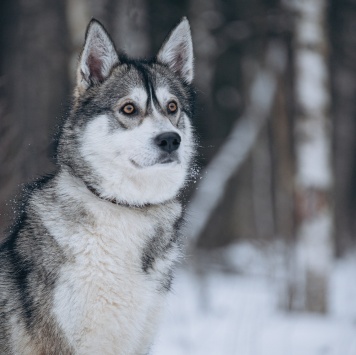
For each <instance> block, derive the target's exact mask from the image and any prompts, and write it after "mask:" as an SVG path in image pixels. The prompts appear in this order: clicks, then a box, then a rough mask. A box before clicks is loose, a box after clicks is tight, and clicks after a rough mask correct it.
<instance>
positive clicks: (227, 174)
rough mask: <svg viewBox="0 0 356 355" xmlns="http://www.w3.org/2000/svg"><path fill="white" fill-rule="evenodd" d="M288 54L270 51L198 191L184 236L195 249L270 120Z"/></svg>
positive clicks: (272, 46) (272, 48) (276, 47)
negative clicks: (262, 129)
mask: <svg viewBox="0 0 356 355" xmlns="http://www.w3.org/2000/svg"><path fill="white" fill-rule="evenodd" d="M285 63H286V53H285V50H284V47H283V46H282V45H281V44H280V43H276V42H274V43H271V44H270V45H269V47H268V48H267V50H266V56H265V59H264V63H262V64H261V65H260V68H259V70H258V71H257V73H256V75H255V77H254V79H253V80H252V84H251V87H250V91H249V95H248V98H247V102H248V103H249V104H248V106H247V108H246V110H245V112H244V114H243V115H242V117H241V118H240V119H239V120H238V121H237V123H236V124H235V126H234V128H233V130H232V132H231V134H230V135H229V136H228V137H227V139H226V140H225V143H224V144H223V146H222V147H221V148H220V150H219V151H218V153H217V154H216V156H215V157H214V158H213V159H212V161H211V162H210V164H209V165H208V166H207V168H206V169H205V171H204V173H203V176H204V178H203V179H202V180H201V182H200V184H199V186H198V189H197V190H196V192H195V194H194V196H193V199H192V201H191V202H190V204H189V205H188V207H187V210H186V224H185V226H184V230H183V232H184V235H186V236H187V237H188V239H189V244H190V245H191V246H192V245H194V244H195V242H196V241H197V238H198V237H199V235H200V234H201V232H202V231H203V228H204V227H205V225H206V223H207V222H208V220H209V217H210V215H211V214H212V212H213V210H214V208H215V207H216V206H217V204H218V203H219V201H220V199H221V198H222V196H223V194H224V191H225V188H226V184H227V182H228V181H229V179H230V178H231V176H232V175H233V174H234V173H235V172H236V171H237V170H238V169H239V168H240V167H241V165H242V163H243V162H244V161H245V160H246V158H247V157H248V154H249V153H250V151H251V149H252V148H253V146H254V145H255V143H256V140H257V137H258V135H259V132H260V131H261V128H262V127H263V125H264V123H265V122H266V121H267V119H268V117H269V116H270V113H271V110H272V107H273V103H274V98H275V96H276V92H277V81H278V77H279V75H280V74H281V73H282V72H283V71H284V68H285Z"/></svg>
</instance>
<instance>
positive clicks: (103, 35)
mask: <svg viewBox="0 0 356 355" xmlns="http://www.w3.org/2000/svg"><path fill="white" fill-rule="evenodd" d="M118 62H119V59H118V55H117V52H116V49H115V46H114V44H113V42H112V40H111V39H110V37H109V35H108V33H107V32H106V30H105V29H104V27H103V26H102V25H101V24H100V22H98V21H97V20H94V19H93V20H91V21H90V23H89V25H88V28H87V32H86V35H85V44H84V48H83V51H82V54H81V56H80V60H79V66H78V70H77V87H76V91H77V94H80V93H82V92H84V91H85V90H87V89H88V88H89V87H90V86H93V85H98V84H101V83H102V82H103V81H105V79H106V78H107V77H108V76H109V75H110V73H111V70H112V69H113V67H115V66H116V65H117V64H118Z"/></svg>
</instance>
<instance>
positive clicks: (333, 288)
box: [152, 244, 356, 355]
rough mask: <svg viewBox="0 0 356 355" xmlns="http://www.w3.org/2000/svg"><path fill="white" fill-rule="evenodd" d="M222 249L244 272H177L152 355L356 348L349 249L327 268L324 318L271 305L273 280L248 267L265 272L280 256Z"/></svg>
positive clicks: (311, 354) (283, 354)
mask: <svg viewBox="0 0 356 355" xmlns="http://www.w3.org/2000/svg"><path fill="white" fill-rule="evenodd" d="M277 249H278V248H277ZM278 250H282V249H278ZM226 255H229V257H228V258H231V257H234V259H235V260H238V259H239V260H242V262H241V263H240V264H239V265H238V266H239V267H241V266H242V265H245V266H246V271H247V275H246V274H244V275H242V274H237V273H224V272H220V271H217V270H214V271H211V272H209V271H208V270H206V273H205V274H204V275H201V276H197V274H196V273H193V272H191V270H189V269H182V270H180V271H179V273H178V277H177V279H176V282H175V285H174V292H173V293H172V294H171V296H170V299H169V307H168V310H167V312H166V316H165V319H164V321H163V323H162V326H161V330H160V333H159V336H158V338H157V341H156V344H155V346H154V347H153V349H152V355H167V354H169V355H210V354H211V355H235V354H236V355H287V354H288V355H355V354H356V337H355V334H356V302H355V300H356V282H354V281H355V276H356V255H353V256H350V257H349V258H347V259H345V260H342V261H338V262H336V263H335V265H334V267H333V269H332V273H331V282H330V295H329V298H330V302H331V304H330V313H329V314H328V315H326V316H322V315H310V314H303V313H299V314H297V313H286V312H282V311H281V310H279V309H278V308H277V294H278V288H279V286H280V285H278V282H276V278H273V277H269V276H267V275H268V274H270V273H269V272H265V273H264V274H263V273H260V272H258V273H257V274H256V273H255V272H254V270H255V271H256V270H262V269H263V268H264V269H265V270H271V262H272V265H273V263H274V267H275V266H276V265H277V264H276V260H282V259H283V256H281V255H280V256H278V255H275V256H273V255H272V254H271V255H270V256H269V257H268V256H266V255H265V257H262V258H261V257H260V256H261V251H260V250H253V247H251V246H250V247H248V246H246V244H244V245H242V247H241V248H239V247H236V246H235V247H234V248H233V249H231V250H230V251H229V252H228V253H227V254H226ZM253 258H254V263H252V259H253ZM252 264H259V266H258V267H257V266H256V265H252ZM249 265H250V266H251V268H250V267H249ZM279 267H282V265H279ZM251 271H252V272H251Z"/></svg>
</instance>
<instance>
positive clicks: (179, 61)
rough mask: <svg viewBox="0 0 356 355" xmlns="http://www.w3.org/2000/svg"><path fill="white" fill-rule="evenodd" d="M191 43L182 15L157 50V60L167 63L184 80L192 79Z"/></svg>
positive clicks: (185, 21) (188, 29) (187, 23)
mask: <svg viewBox="0 0 356 355" xmlns="http://www.w3.org/2000/svg"><path fill="white" fill-rule="evenodd" d="M193 60H194V58H193V43H192V35H191V33H190V26H189V22H188V20H187V18H186V17H183V19H182V20H181V22H180V23H179V24H178V25H177V27H175V28H174V30H173V31H172V32H171V33H170V35H169V36H168V38H167V39H166V41H165V42H164V43H163V45H162V48H161V49H160V51H159V52H158V55H157V61H158V62H161V63H163V64H166V65H168V67H169V68H170V69H171V70H172V71H173V72H175V73H177V74H178V75H179V76H180V77H181V78H182V79H183V80H184V81H185V82H187V83H189V84H190V83H191V82H192V80H193V75H194V72H193Z"/></svg>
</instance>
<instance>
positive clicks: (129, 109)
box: [121, 104, 136, 115]
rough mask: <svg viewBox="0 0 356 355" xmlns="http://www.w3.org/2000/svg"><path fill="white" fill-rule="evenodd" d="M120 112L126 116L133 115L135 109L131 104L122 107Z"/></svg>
mask: <svg viewBox="0 0 356 355" xmlns="http://www.w3.org/2000/svg"><path fill="white" fill-rule="evenodd" d="M121 111H122V112H123V113H124V114H126V115H132V114H133V113H135V111H136V109H135V106H134V105H133V104H126V105H124V106H123V107H122V109H121Z"/></svg>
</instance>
